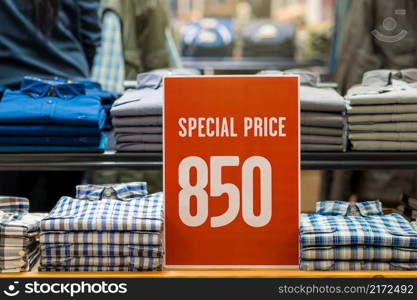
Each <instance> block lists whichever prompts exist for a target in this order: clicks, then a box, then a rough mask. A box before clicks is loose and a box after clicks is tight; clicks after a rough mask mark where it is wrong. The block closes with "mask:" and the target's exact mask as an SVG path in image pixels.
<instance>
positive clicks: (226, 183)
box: [164, 76, 300, 267]
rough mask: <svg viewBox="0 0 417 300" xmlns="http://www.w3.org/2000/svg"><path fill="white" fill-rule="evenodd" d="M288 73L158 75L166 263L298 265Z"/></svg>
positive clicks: (295, 131) (294, 97)
mask: <svg viewBox="0 0 417 300" xmlns="http://www.w3.org/2000/svg"><path fill="white" fill-rule="evenodd" d="M298 84H299V83H298V77H296V76H200V77H167V78H166V79H165V103H164V193H165V246H166V264H167V265H168V266H172V267H175V266H177V267H181V266H188V267H213V266H229V267H242V266H254V267H255V266H256V267H259V266H263V267H269V266H271V267H272V266H274V267H276V266H294V265H297V264H298V218H299V172H300V171H299V162H300V158H299V101H298Z"/></svg>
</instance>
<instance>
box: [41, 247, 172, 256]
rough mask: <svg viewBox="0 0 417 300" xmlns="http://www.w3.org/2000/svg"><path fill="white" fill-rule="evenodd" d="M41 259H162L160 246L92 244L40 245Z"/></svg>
mask: <svg viewBox="0 0 417 300" xmlns="http://www.w3.org/2000/svg"><path fill="white" fill-rule="evenodd" d="M41 250H42V257H60V258H63V257H70V256H76V257H84V256H92V257H97V256H113V257H114V256H123V257H126V256H132V257H154V258H157V257H162V256H163V254H164V251H163V248H162V247H161V246H137V245H109V244H106V245H102V244H99V245H93V244H64V245H63V244H57V245H48V244H47V245H42V249H41Z"/></svg>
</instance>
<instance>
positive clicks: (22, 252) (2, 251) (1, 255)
mask: <svg viewBox="0 0 417 300" xmlns="http://www.w3.org/2000/svg"><path fill="white" fill-rule="evenodd" d="M38 247H39V242H38V241H33V243H31V244H30V245H29V246H27V247H25V248H24V247H13V246H8V247H0V260H13V259H21V258H24V259H26V257H27V256H28V255H29V254H30V253H31V252H32V251H33V250H35V249H36V248H38Z"/></svg>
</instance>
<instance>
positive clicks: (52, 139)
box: [0, 134, 103, 147]
mask: <svg viewBox="0 0 417 300" xmlns="http://www.w3.org/2000/svg"><path fill="white" fill-rule="evenodd" d="M101 135H103V134H101ZM101 135H98V136H0V145H4V146H8V145H9V146H11V145H33V146H37V145H51V146H92V147H96V146H98V145H99V144H100V141H101V139H102V137H101Z"/></svg>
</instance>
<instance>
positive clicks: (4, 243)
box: [0, 232, 39, 251]
mask: <svg viewBox="0 0 417 300" xmlns="http://www.w3.org/2000/svg"><path fill="white" fill-rule="evenodd" d="M38 235H39V232H33V233H31V234H30V233H29V234H28V236H16V237H15V236H0V251H1V250H5V249H6V248H9V247H10V248H13V249H17V248H18V249H26V248H28V247H30V246H31V245H32V244H33V243H36V239H37V236H38ZM12 251H13V250H12Z"/></svg>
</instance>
